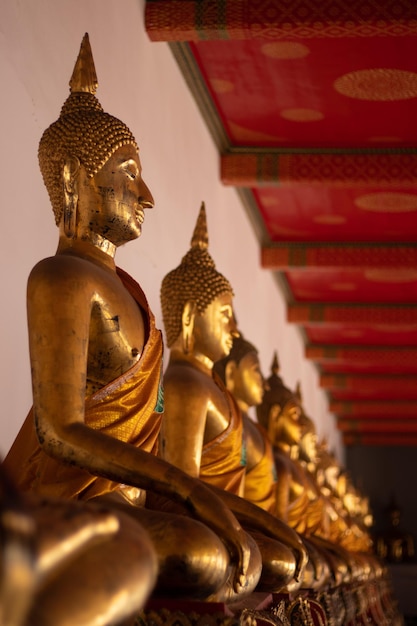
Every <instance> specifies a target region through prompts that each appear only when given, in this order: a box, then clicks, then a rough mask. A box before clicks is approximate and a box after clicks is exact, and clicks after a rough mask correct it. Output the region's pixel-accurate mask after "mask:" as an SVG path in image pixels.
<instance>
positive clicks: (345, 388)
mask: <svg viewBox="0 0 417 626" xmlns="http://www.w3.org/2000/svg"><path fill="white" fill-rule="evenodd" d="M319 382H320V387H321V388H322V389H326V390H327V392H328V394H329V396H330V398H331V400H338V401H346V402H347V401H356V400H394V399H397V400H398V399H401V400H414V401H417V385H416V377H415V375H413V376H407V375H403V376H399V375H393V376H387V375H384V376H371V375H369V374H368V375H361V376H357V375H354V374H351V375H347V374H321V375H320V379H319Z"/></svg>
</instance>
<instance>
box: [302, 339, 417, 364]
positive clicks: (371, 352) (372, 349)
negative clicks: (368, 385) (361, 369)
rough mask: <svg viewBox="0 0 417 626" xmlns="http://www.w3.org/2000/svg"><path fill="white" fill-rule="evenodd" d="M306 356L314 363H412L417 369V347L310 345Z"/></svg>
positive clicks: (306, 350)
mask: <svg viewBox="0 0 417 626" xmlns="http://www.w3.org/2000/svg"><path fill="white" fill-rule="evenodd" d="M305 355H306V357H307V358H308V359H312V360H313V361H319V362H323V361H341V360H343V361H346V360H348V361H351V360H354V361H358V362H362V363H367V362H371V363H378V362H380V361H386V362H391V363H392V364H394V363H396V362H397V361H400V362H403V363H405V362H412V363H414V364H415V365H416V367H417V347H408V346H395V347H392V346H333V345H331V346H328V345H317V344H310V345H308V346H306V348H305Z"/></svg>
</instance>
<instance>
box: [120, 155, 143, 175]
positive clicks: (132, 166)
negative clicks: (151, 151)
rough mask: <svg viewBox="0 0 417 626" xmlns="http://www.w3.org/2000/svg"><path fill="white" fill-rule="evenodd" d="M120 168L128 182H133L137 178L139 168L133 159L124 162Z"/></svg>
mask: <svg viewBox="0 0 417 626" xmlns="http://www.w3.org/2000/svg"><path fill="white" fill-rule="evenodd" d="M121 167H122V169H123V170H124V172H125V174H126V176H127V177H128V178H130V180H135V179H136V178H137V177H138V176H139V168H138V166H137V164H136V162H135V161H134V160H133V159H129V160H128V161H125V162H124V163H123V164H122V166H121Z"/></svg>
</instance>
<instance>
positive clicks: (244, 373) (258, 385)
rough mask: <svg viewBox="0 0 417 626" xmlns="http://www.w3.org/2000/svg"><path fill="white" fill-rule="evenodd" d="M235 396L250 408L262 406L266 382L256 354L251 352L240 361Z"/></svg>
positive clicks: (235, 374) (235, 382)
mask: <svg viewBox="0 0 417 626" xmlns="http://www.w3.org/2000/svg"><path fill="white" fill-rule="evenodd" d="M233 394H234V396H235V397H236V399H237V400H238V401H240V402H243V403H244V404H245V405H246V406H247V407H248V408H249V407H251V406H257V405H258V404H261V402H262V398H263V395H264V380H263V376H262V373H261V367H260V364H259V358H258V355H257V354H256V352H249V353H248V354H245V356H244V357H243V358H242V359H241V360H240V361H239V364H238V365H237V367H236V369H235V371H234V389H233Z"/></svg>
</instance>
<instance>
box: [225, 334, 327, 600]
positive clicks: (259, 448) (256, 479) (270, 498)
mask: <svg viewBox="0 0 417 626" xmlns="http://www.w3.org/2000/svg"><path fill="white" fill-rule="evenodd" d="M214 372H215V373H216V374H217V375H218V376H219V377H220V378H221V380H222V382H223V383H224V384H225V386H226V388H227V389H228V391H230V393H231V394H232V395H233V396H234V398H235V400H236V402H237V404H238V406H239V408H240V410H241V413H242V419H243V431H244V449H245V459H246V474H245V483H244V498H245V499H247V500H249V501H250V502H253V503H254V504H256V505H257V506H260V507H261V508H262V509H264V510H266V511H268V512H269V513H271V514H272V515H277V490H278V489H279V485H278V483H277V471H276V467H275V458H274V451H273V448H272V444H271V441H270V439H269V437H268V433H267V431H266V430H265V429H264V428H263V427H262V426H261V425H260V424H259V423H258V422H255V421H254V420H252V419H251V418H250V417H249V415H248V411H249V409H250V408H251V407H254V406H259V405H260V404H261V403H262V399H263V396H264V391H265V381H264V378H263V376H262V373H261V369H260V363H259V357H258V351H257V349H256V348H255V346H253V345H252V344H251V343H250V342H249V341H247V340H246V339H244V338H243V336H242V334H240V335H239V336H238V337H234V338H233V346H232V349H231V351H230V353H229V354H228V355H227V356H225V357H224V358H223V359H221V360H220V361H217V362H216V363H215V364H214ZM266 386H267V385H266ZM304 543H305V542H304ZM306 547H307V552H309V553H310V558H309V561H308V563H307V566H306V568H305V570H304V575H303V577H302V580H300V581H299V584H298V585H294V582H292V583H291V584H290V585H289V586H288V590H290V591H294V590H295V589H296V588H297V587H299V588H308V589H311V588H314V587H316V586H320V585H321V584H322V583H323V578H324V570H325V568H324V567H322V565H320V564H319V563H318V562H317V558H316V557H315V555H316V551H315V549H314V548H312V547H311V546H310V549H309V547H308V545H307V546H306ZM315 558H316V560H314V559H315Z"/></svg>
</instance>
